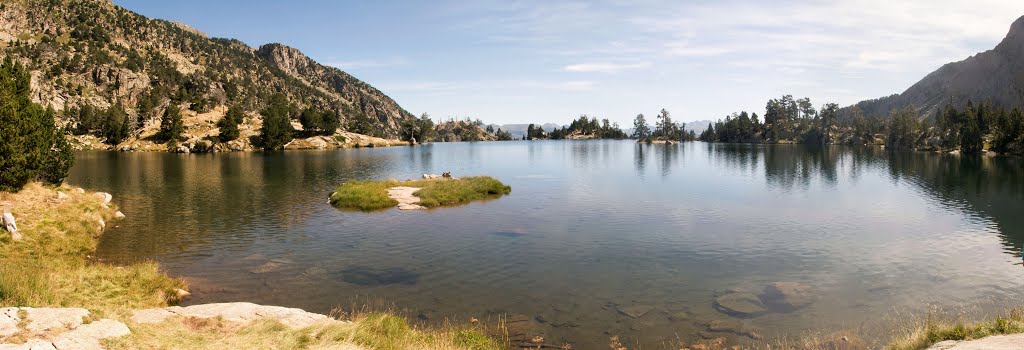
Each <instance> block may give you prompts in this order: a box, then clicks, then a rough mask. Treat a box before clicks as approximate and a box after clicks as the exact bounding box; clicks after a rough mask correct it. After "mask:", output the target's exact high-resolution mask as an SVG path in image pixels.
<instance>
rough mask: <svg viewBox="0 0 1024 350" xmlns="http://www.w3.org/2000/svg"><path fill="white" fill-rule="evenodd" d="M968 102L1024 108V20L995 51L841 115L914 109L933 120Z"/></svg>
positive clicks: (1015, 24) (950, 66) (947, 66)
mask: <svg viewBox="0 0 1024 350" xmlns="http://www.w3.org/2000/svg"><path fill="white" fill-rule="evenodd" d="M967 101H975V102H981V101H985V102H991V103H992V104H994V105H996V106H1003V107H1009V108H1013V107H1022V106H1024V16H1021V17H1020V18H1018V19H1017V20H1016V21H1014V22H1013V24H1011V25H1010V30H1009V32H1007V34H1006V37H1005V38H1003V40H1002V41H1001V42H1000V43H999V45H997V46H996V47H995V48H994V49H992V50H988V51H984V52H980V53H978V54H975V55H973V56H970V57H967V58H965V59H964V60H962V61H958V62H951V63H947V64H944V65H943V66H942V67H940V68H939V69H937V70H935V71H934V72H931V73H929V74H928V75H926V76H925V77H924V78H923V79H921V80H920V81H918V82H917V83H915V84H914V85H912V86H910V87H909V88H907V90H906V91H904V92H903V93H901V94H897V95H891V96H887V97H882V98H878V99H874V100H867V101H861V102H858V103H857V104H855V105H854V106H849V107H845V108H843V110H841V111H840V115H841V116H843V117H850V116H851V115H852V111H853V107H857V108H859V109H860V110H861V111H862V112H863V113H864V115H866V116H877V117H883V118H885V117H888V116H889V112H890V111H892V110H894V109H897V108H901V107H906V106H912V107H914V108H915V109H916V110H917V112H918V113H919V114H920V115H922V116H932V115H934V113H935V111H936V110H937V109H938V108H941V107H942V106H944V105H945V104H947V103H952V104H953V105H954V106H956V107H963V105H965V104H966V103H967Z"/></svg>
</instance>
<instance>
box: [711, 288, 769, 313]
mask: <svg viewBox="0 0 1024 350" xmlns="http://www.w3.org/2000/svg"><path fill="white" fill-rule="evenodd" d="M714 306H715V309H717V310H718V311H721V312H723V313H726V314H728V315H732V316H736V317H755V316H759V315H762V314H764V313H767V312H768V309H767V308H765V306H764V304H762V303H761V299H760V298H758V297H757V296H756V295H754V294H751V293H744V292H730V293H726V294H723V295H721V296H719V297H718V298H715V305H714Z"/></svg>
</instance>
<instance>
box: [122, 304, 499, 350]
mask: <svg viewBox="0 0 1024 350" xmlns="http://www.w3.org/2000/svg"><path fill="white" fill-rule="evenodd" d="M186 344H187V347H188V348H189V349H344V350H360V349H381V350H392V349H395V350H397V349H408V350H413V349H424V350H499V349H506V348H507V347H506V346H505V345H503V343H502V342H499V341H497V340H494V339H492V338H490V337H488V336H486V335H485V334H484V333H483V331H481V330H480V329H477V328H473V327H471V326H466V327H457V326H449V327H445V328H444V329H434V330H422V329H416V328H414V327H411V326H409V324H408V323H407V322H406V321H405V319H404V318H401V317H398V316H395V315H392V314H389V313H371V314H366V315H359V316H355V317H352V322H328V323H320V324H316V325H313V326H309V327H305V328H301V329H291V328H289V327H287V326H285V325H284V324H282V323H280V322H278V321H276V320H271V319H264V320H260V321H255V322H252V323H249V324H247V325H238V324H234V323H231V322H225V321H223V320H221V319H219V318H212V319H199V318H175V319H171V320H168V321H164V322H162V323H157V324H147V325H139V326H136V327H133V329H132V334H131V335H129V336H127V337H123V338H118V339H114V340H110V341H108V342H107V344H106V345H107V349H111V350H113V349H166V348H179V347H181V346H183V345H186Z"/></svg>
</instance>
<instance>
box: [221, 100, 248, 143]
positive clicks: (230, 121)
mask: <svg viewBox="0 0 1024 350" xmlns="http://www.w3.org/2000/svg"><path fill="white" fill-rule="evenodd" d="M244 118H245V114H244V113H242V107H239V106H237V105H235V106H231V108H228V112H227V113H225V114H224V117H223V118H221V119H220V120H219V121H217V129H219V131H220V134H219V135H217V138H218V139H220V142H228V141H232V140H235V139H237V138H238V136H239V131H238V124H240V123H242V120H243V119H244Z"/></svg>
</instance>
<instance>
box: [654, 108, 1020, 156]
mask: <svg viewBox="0 0 1024 350" xmlns="http://www.w3.org/2000/svg"><path fill="white" fill-rule="evenodd" d="M638 119H639V117H638ZM637 129H638V130H639V128H637ZM698 139H699V140H701V141H705V142H729V143H803V144H818V145H824V144H850V145H865V144H884V145H885V146H886V147H887V148H890V149H916V150H929V151H953V150H959V151H960V152H961V153H965V154H978V153H981V152H982V151H985V150H988V151H994V152H998V153H1015V154H1024V115H1022V112H1021V110H1020V109H1019V108H1012V109H1007V108H1005V107H1001V106H1000V107H996V106H993V105H992V104H991V103H989V102H984V103H980V104H975V103H974V102H973V101H968V102H967V104H966V105H965V106H963V107H961V108H957V107H956V106H954V105H953V104H952V103H947V104H946V105H945V106H944V107H943V108H939V109H938V110H936V111H935V112H934V114H932V115H930V116H921V115H919V114H918V112H917V111H916V110H915V109H914V108H913V107H910V106H908V107H903V108H899V109H894V110H892V111H891V112H890V114H889V116H888V118H887V119H883V118H881V117H879V116H870V117H869V116H865V115H864V113H863V112H862V111H861V110H860V109H859V108H858V107H856V106H854V107H851V109H850V110H849V111H848V113H845V114H844V117H842V118H841V117H840V113H839V106H838V105H837V104H835V103H826V104H823V105H822V106H821V107H820V108H819V109H815V108H814V106H813V104H811V101H810V99H809V98H801V99H794V98H793V96H792V95H784V96H782V97H781V98H777V99H770V100H768V102H767V103H766V104H765V113H764V121H763V122H762V121H761V119H760V117H759V116H758V115H757V113H747V112H746V111H742V112H739V113H733V114H731V115H728V116H726V117H725V118H724V119H719V120H718V121H716V122H713V123H710V124H709V125H708V127H707V129H705V131H704V132H702V133H701V135H700V136H699V137H698Z"/></svg>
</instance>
